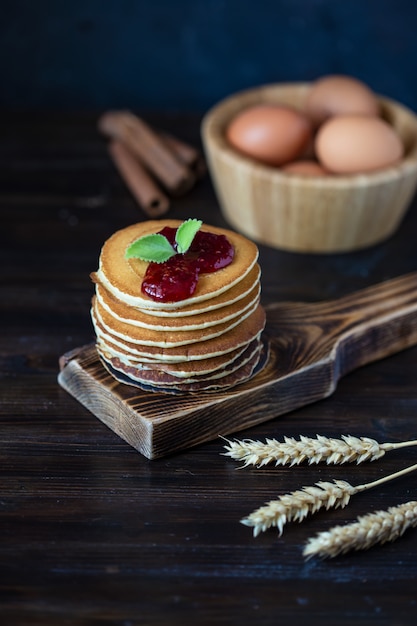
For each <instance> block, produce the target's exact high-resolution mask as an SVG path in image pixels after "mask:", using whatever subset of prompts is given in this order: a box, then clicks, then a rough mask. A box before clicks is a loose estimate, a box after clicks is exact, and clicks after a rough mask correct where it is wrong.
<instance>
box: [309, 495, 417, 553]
mask: <svg viewBox="0 0 417 626" xmlns="http://www.w3.org/2000/svg"><path fill="white" fill-rule="evenodd" d="M414 526H417V502H416V501H415V500H412V501H410V502H406V503H405V504H400V505H399V506H393V507H390V508H389V509H387V510H386V511H375V512H374V513H368V514H367V515H363V516H361V517H358V518H357V521H356V522H353V523H351V524H345V525H342V526H334V527H333V528H331V529H330V530H328V531H324V532H321V533H319V534H318V535H317V536H316V537H313V538H311V539H309V540H308V542H307V543H306V545H305V548H304V550H303V555H304V556H305V557H306V558H307V559H309V558H311V557H312V556H319V557H322V558H333V557H335V556H337V555H338V554H345V553H346V552H349V551H350V550H367V549H368V548H371V547H372V546H374V545H376V544H378V543H380V544H383V543H386V542H387V541H395V539H398V538H399V537H401V535H403V534H404V533H405V531H406V530H407V529H408V528H412V527H414Z"/></svg>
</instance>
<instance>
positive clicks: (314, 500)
mask: <svg viewBox="0 0 417 626" xmlns="http://www.w3.org/2000/svg"><path fill="white" fill-rule="evenodd" d="M415 470H417V463H416V464H415V465H411V466H410V467H407V468H405V469H403V470H400V471H399V472H395V473H394V474H389V475H388V476H384V477H383V478H379V479H378V480H374V481H372V482H370V483H365V484H363V485H356V486H353V485H351V484H350V483H348V482H346V481H345V480H335V481H333V482H324V481H320V482H318V483H316V484H315V485H313V486H308V487H303V488H302V489H299V490H297V491H293V492H292V493H289V494H285V495H282V496H280V497H279V498H278V499H277V500H271V501H270V502H267V503H266V504H265V505H264V506H262V507H260V508H259V509H256V510H255V511H253V513H251V514H250V515H249V516H248V517H245V518H244V519H242V520H241V523H242V524H245V526H252V527H253V535H254V537H256V536H257V535H259V533H260V532H263V531H265V530H267V529H268V528H271V527H272V526H276V527H277V528H278V530H279V534H280V535H282V532H283V529H284V526H285V524H286V523H287V522H297V521H298V522H301V521H302V520H303V519H304V518H305V517H307V515H311V514H313V513H316V512H317V511H319V510H320V509H323V508H324V509H330V508H339V507H340V508H343V507H345V506H346V505H347V504H348V503H349V500H350V498H351V496H353V495H355V494H356V493H359V492H360V491H366V490H367V489H372V488H373V487H377V486H378V485H382V484H383V483H385V482H388V481H390V480H394V479H395V478H399V477H400V476H404V475H405V474H408V473H409V472H413V471H415Z"/></svg>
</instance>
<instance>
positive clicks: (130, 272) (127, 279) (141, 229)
mask: <svg viewBox="0 0 417 626" xmlns="http://www.w3.org/2000/svg"><path fill="white" fill-rule="evenodd" d="M181 223H182V222H181V221H179V220H154V221H147V222H140V223H139V224H133V225H132V226H128V227H127V228H124V229H123V230H119V231H117V232H116V233H114V235H112V236H111V237H110V239H108V240H107V241H106V242H105V244H104V246H103V248H102V250H101V254H100V260H99V269H98V271H97V273H96V279H97V280H98V281H99V282H101V283H102V284H103V285H104V287H105V288H106V289H107V290H108V291H110V293H112V294H113V295H114V296H115V297H116V298H117V299H118V300H121V301H122V302H124V303H125V304H129V305H131V306H136V307H139V308H142V309H164V310H172V309H180V308H182V307H183V306H187V307H190V306H193V305H194V304H196V303H198V302H202V301H204V300H209V299H211V298H214V297H216V296H218V295H220V294H221V293H223V292H225V291H227V290H228V289H230V288H231V287H233V286H234V285H236V284H237V283H239V282H240V281H241V280H242V279H243V278H244V277H245V276H246V275H247V274H248V273H249V272H250V270H251V269H252V268H253V266H254V265H255V263H256V261H257V258H258V248H257V246H256V245H255V244H254V243H252V242H251V241H249V239H246V238H245V237H243V236H242V235H239V234H238V233H235V232H233V231H229V230H225V229H223V228H215V227H214V226H207V225H206V224H204V226H203V227H202V230H204V231H207V232H210V233H215V234H218V235H225V236H226V237H227V238H228V240H229V241H230V243H231V244H232V245H233V247H234V251H235V254H234V258H233V262H232V263H230V265H228V266H227V267H224V268H222V269H220V270H218V271H217V272H213V273H209V274H201V275H200V276H199V280H198V285H197V289H196V292H195V294H194V295H193V296H192V297H191V298H187V299H186V300H183V301H181V302H155V301H154V300H152V299H151V298H149V297H147V296H146V295H144V294H143V293H142V291H141V285H142V281H143V277H144V275H145V272H146V269H147V267H148V263H146V262H145V261H141V260H140V259H126V258H125V252H126V249H127V248H128V247H129V246H130V244H132V243H133V242H134V241H136V240H137V239H139V238H140V237H143V236H145V235H149V234H152V233H157V232H159V231H160V230H161V229H162V228H163V227H165V226H169V227H171V228H178V226H180V224H181Z"/></svg>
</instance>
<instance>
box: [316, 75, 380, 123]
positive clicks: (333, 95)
mask: <svg viewBox="0 0 417 626" xmlns="http://www.w3.org/2000/svg"><path fill="white" fill-rule="evenodd" d="M305 112H306V114H307V115H308V117H309V118H310V119H311V120H312V122H313V124H314V126H316V127H317V126H319V125H320V124H322V123H323V122H324V121H325V120H326V119H328V118H329V117H333V116H334V115H349V114H353V113H355V114H359V115H374V116H378V115H379V104H378V100H377V98H376V96H375V94H374V93H373V92H372V91H371V89H369V87H368V86H367V85H365V83H363V82H361V81H360V80H357V79H356V78H352V77H350V76H337V75H335V76H324V77H323V78H320V79H318V80H317V81H316V82H315V83H313V85H312V86H311V89H310V91H309V93H308V96H307V99H306V102H305Z"/></svg>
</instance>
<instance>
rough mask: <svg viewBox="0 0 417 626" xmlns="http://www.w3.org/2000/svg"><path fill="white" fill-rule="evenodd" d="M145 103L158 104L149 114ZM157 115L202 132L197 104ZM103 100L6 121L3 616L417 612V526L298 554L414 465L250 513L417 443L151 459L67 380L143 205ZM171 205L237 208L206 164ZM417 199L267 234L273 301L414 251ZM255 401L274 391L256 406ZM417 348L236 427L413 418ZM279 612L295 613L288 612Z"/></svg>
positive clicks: (327, 617)
mask: <svg viewBox="0 0 417 626" xmlns="http://www.w3.org/2000/svg"><path fill="white" fill-rule="evenodd" d="M144 115H145V116H146V114H144ZM147 119H148V121H150V122H152V123H154V124H156V125H158V126H159V127H160V128H163V129H164V130H168V131H170V132H172V133H174V134H176V135H177V136H178V137H181V138H182V139H184V140H187V141H189V142H192V143H193V144H194V145H198V143H199V122H200V120H199V119H198V117H195V116H189V115H186V114H184V115H183V114H175V115H162V114H161V115H157V114H148V116H147ZM95 124H96V116H94V115H72V116H71V115H63V114H62V115H61V114H59V115H58V114H56V115H52V114H50V115H46V114H45V115H40V114H39V115H32V116H24V115H23V114H22V115H19V114H11V115H7V116H3V117H2V119H1V122H0V160H1V167H0V207H1V230H0V243H1V246H0V260H1V267H0V275H1V290H0V312H1V317H0V319H1V335H0V363H1V369H0V398H1V404H0V420H1V481H0V529H1V532H0V563H1V565H0V572H1V573H0V616H1V621H2V623H3V624H7V625H12V624H19V625H21V624H22V625H23V624H24V625H30V626H32V625H35V624H36V625H42V626H49V625H52V624H54V625H55V624H59V625H60V626H62V625H66V624H77V625H78V624H82V625H85V624H100V625H101V624H117V625H120V626H128V625H129V626H130V625H136V624H161V625H167V624H177V623H178V624H197V623H202V624H212V623H217V624H239V625H242V624H249V623H250V624H254V623H256V624H278V623H281V622H280V621H279V620H280V619H291V620H292V622H293V623H310V624H329V625H330V624H331V625H332V626H334V624H349V625H350V624H373V623H378V624H390V625H392V624H395V625H398V624H414V623H416V622H415V618H416V616H417V596H416V590H415V581H416V577H417V559H416V553H417V529H416V530H413V529H412V530H409V531H408V532H407V533H406V534H405V535H404V536H403V537H402V538H401V539H399V540H398V541H396V542H394V543H390V544H386V545H384V546H379V547H375V548H372V549H371V550H369V551H367V552H356V553H350V554H348V555H345V556H340V557H337V558H335V559H333V560H326V561H323V560H319V559H311V560H309V561H305V559H304V558H303V556H302V550H303V546H304V544H305V542H306V540H307V539H308V538H309V537H311V536H313V535H315V534H316V533H317V532H319V531H321V530H326V529H329V528H330V527H331V526H334V525H335V524H340V523H344V522H348V521H352V520H354V519H355V518H356V517H357V516H358V515H362V514H365V513H368V512H371V511H374V510H375V509H381V508H387V507H390V506H393V505H396V504H400V503H402V502H405V501H407V500H411V499H415V498H416V491H415V481H416V478H415V476H414V475H413V474H410V475H408V476H405V477H403V478H401V479H399V480H397V481H395V482H393V483H388V484H385V485H382V486H381V487H379V488H376V489H374V490H371V491H369V492H365V493H362V494H358V495H356V496H355V497H354V498H353V499H352V500H351V503H350V504H349V505H348V507H346V508H345V509H338V510H334V511H328V512H322V513H319V514H317V515H315V516H312V517H310V518H309V519H307V520H305V521H304V522H303V523H301V524H289V525H288V526H287V527H286V530H285V531H284V534H283V535H282V536H281V537H279V535H278V533H277V531H276V530H269V531H267V532H265V533H262V534H261V535H259V536H258V537H257V538H254V537H253V536H252V531H251V529H250V528H247V527H245V526H244V525H242V524H241V523H240V520H241V519H242V518H243V517H245V516H246V515H247V514H249V513H250V512H251V511H253V510H254V509H256V508H257V507H258V506H260V505H262V504H263V503H264V502H266V501H268V500H270V499H273V498H276V497H278V496H279V495H280V494H283V493H286V492H289V491H293V490H295V489H298V488H300V487H301V486H303V485H310V484H314V483H315V482H317V481H318V480H333V479H336V478H337V479H339V478H340V479H345V480H348V481H349V482H351V483H352V484H360V483H363V482H368V481H371V480H375V479H377V478H379V477H382V476H384V475H386V474H389V473H391V472H395V471H397V470H400V469H402V468H404V467H406V466H408V465H411V464H412V463H414V462H416V458H417V452H416V449H415V448H406V449H402V450H397V451H393V452H390V453H387V455H386V456H385V457H384V458H383V459H382V460H380V461H377V462H374V463H367V464H363V465H360V466H357V465H354V464H353V465H343V466H331V467H328V466H326V465H324V466H323V465H316V466H309V465H306V464H303V465H301V466H299V467H293V468H275V467H274V466H267V467H264V468H262V469H257V468H246V469H240V470H238V469H237V467H238V465H237V464H236V463H235V462H234V461H232V460H231V459H230V458H228V457H225V456H224V455H223V454H222V453H223V452H224V442H223V441H222V440H221V439H216V440H214V441H211V442H209V443H205V444H203V445H200V446H198V447H195V448H193V449H189V450H186V451H185V452H181V453H177V454H175V455H172V456H167V457H165V458H162V459H158V460H154V461H150V460H148V459H147V458H145V457H143V456H141V455H140V454H139V453H137V452H136V451H135V450H134V449H133V448H131V447H130V446H129V445H128V444H126V443H125V442H124V441H122V440H121V439H119V438H118V437H117V436H116V435H115V434H114V433H113V432H112V431H111V430H110V429H108V428H107V427H106V426H105V425H103V424H102V423H101V422H100V421H99V420H98V419H97V418H96V417H94V416H93V415H92V414H91V413H89V412H88V411H87V410H86V409H85V408H84V407H83V406H81V405H80V404H79V403H78V402H77V401H76V400H75V399H74V398H72V397H71V396H70V395H69V394H67V393H66V392H65V391H64V390H63V389H62V388H61V387H60V386H59V385H58V384H57V374H58V359H59V357H60V355H62V354H63V353H65V352H67V351H69V350H71V349H73V348H75V347H78V346H82V345H84V344H86V343H89V342H91V341H92V340H93V332H92V327H91V323H90V317H89V305H90V299H91V296H92V292H93V287H92V284H91V282H90V278H89V273H90V272H91V271H93V270H95V269H96V267H97V259H98V254H99V250H100V247H101V245H102V243H103V242H104V240H105V239H106V238H107V237H108V236H109V235H110V234H111V233H112V232H114V231H115V230H117V229H119V228H123V227H124V226H127V225H129V224H131V223H133V222H135V221H141V220H143V219H146V218H145V216H144V214H143V213H142V212H141V210H140V209H139V208H138V207H137V205H136V204H135V202H134V201H133V199H132V198H131V196H130V195H129V193H128V192H127V191H126V189H125V187H124V185H123V183H122V182H121V180H120V178H119V177H118V175H117V173H116V172H115V170H114V168H113V165H112V163H111V162H110V160H109V158H108V155H107V150H106V145H105V142H104V140H103V139H102V138H101V137H100V136H99V135H98V133H97V131H96V126H95ZM170 215H171V216H172V217H175V218H179V219H185V218H187V217H197V218H201V219H203V220H204V221H206V222H207V223H211V224H213V225H220V226H227V225H226V223H225V222H224V219H223V218H222V215H221V213H220V210H219V207H218V203H217V200H216V198H215V195H214V192H213V189H212V186H211V183H210V179H209V177H208V176H206V177H205V178H204V179H203V180H202V181H201V182H200V183H199V184H198V185H197V186H196V187H195V188H194V189H193V190H192V191H191V192H189V193H188V194H187V195H186V196H184V197H183V198H179V199H177V200H175V201H174V202H173V204H172V208H171V211H170ZM416 242H417V205H416V204H415V203H414V205H413V206H412V207H411V209H410V211H409V213H408V215H407V217H406V219H405V221H404V223H403V224H402V226H401V228H400V230H399V231H398V233H397V234H396V235H395V236H394V237H392V238H391V239H390V240H389V241H387V242H386V243H384V244H382V245H378V246H376V247H373V248H371V249H368V250H366V251H361V252H357V253H353V254H344V255H330V256H309V255H297V254H292V253H288V252H283V251H278V250H274V249H271V248H266V247H263V246H261V247H260V263H261V266H262V271H263V278H262V286H263V301H264V302H265V303H269V302H277V301H286V300H292V301H305V302H313V301H319V300H323V299H329V298H336V297H339V296H341V295H344V294H348V293H350V292H353V291H356V290H358V289H361V288H363V287H367V286H369V285H372V284H374V283H378V282H380V281H383V280H386V279H389V278H392V277H395V276H399V275H401V274H404V273H407V272H410V271H414V270H417V243H416ZM260 410H262V408H260ZM416 423H417V347H412V348H409V349H407V350H405V351H402V352H400V353H398V354H395V355H393V356H391V357H389V358H386V359H384V360H382V361H379V362H376V363H373V364H371V365H367V366H364V367H362V368H361V369H358V370H356V371H354V372H352V373H350V374H348V375H346V376H345V377H344V378H342V379H341V380H340V382H339V385H338V387H337V389H336V391H335V392H334V394H333V395H332V396H330V397H329V398H327V399H325V400H322V401H319V402H317V403H315V404H310V405H308V406H305V407H304V408H302V409H299V410H296V411H294V412H292V413H291V414H287V415H284V416H281V417H277V418H275V419H273V420H271V421H269V422H266V423H264V424H261V425H259V426H256V427H253V428H251V429H249V430H247V431H245V432H244V433H243V434H242V433H241V434H240V435H241V437H243V436H244V437H249V438H254V439H265V438H266V437H277V438H282V437H283V436H284V435H289V436H298V435H301V434H303V435H312V436H314V435H315V434H322V435H327V436H335V437H340V436H341V435H343V434H352V435H357V436H368V437H373V438H375V439H377V440H378V441H381V442H382V441H402V440H406V439H414V438H415V437H416V430H417V429H416ZM282 623H283V622H282Z"/></svg>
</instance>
